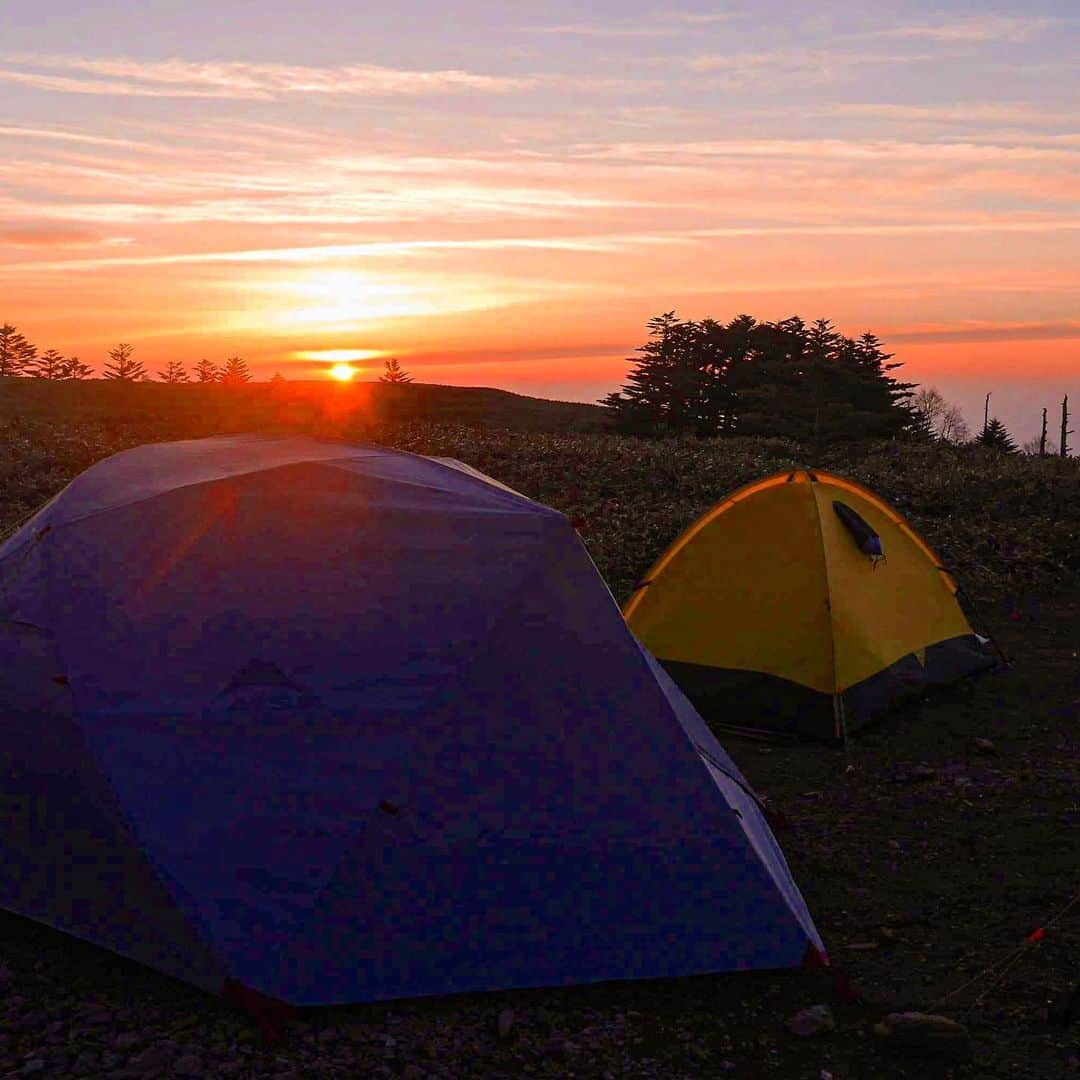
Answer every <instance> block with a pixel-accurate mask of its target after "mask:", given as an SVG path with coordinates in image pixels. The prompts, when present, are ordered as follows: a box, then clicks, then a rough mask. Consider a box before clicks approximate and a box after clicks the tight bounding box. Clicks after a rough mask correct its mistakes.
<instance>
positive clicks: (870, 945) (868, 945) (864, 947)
mask: <svg viewBox="0 0 1080 1080" xmlns="http://www.w3.org/2000/svg"><path fill="white" fill-rule="evenodd" d="M877 947H878V943H877V942H876V941H853V942H852V943H851V944H850V945H845V946H844V948H845V949H847V950H848V951H849V952H872V951H873V950H874V949H876V948H877Z"/></svg>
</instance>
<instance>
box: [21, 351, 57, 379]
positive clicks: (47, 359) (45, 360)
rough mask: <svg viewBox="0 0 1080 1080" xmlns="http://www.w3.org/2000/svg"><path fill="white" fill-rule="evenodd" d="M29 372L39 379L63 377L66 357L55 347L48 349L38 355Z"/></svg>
mask: <svg viewBox="0 0 1080 1080" xmlns="http://www.w3.org/2000/svg"><path fill="white" fill-rule="evenodd" d="M29 374H31V375H33V376H34V377H35V378H37V379H51V380H56V379H62V378H63V377H64V358H63V356H62V355H61V354H60V353H58V352H57V351H56V350H55V349H46V350H45V351H44V352H43V353H40V354H39V355H38V358H37V359H36V360H35V361H34V366H33V367H32V368H31V369H30V371H29Z"/></svg>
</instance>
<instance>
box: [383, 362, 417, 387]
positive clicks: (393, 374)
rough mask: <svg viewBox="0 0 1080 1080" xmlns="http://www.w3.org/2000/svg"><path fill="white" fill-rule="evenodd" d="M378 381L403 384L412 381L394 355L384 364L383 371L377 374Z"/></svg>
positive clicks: (397, 384)
mask: <svg viewBox="0 0 1080 1080" xmlns="http://www.w3.org/2000/svg"><path fill="white" fill-rule="evenodd" d="M379 382H381V383H393V384H394V385H395V386H404V385H405V384H406V383H411V382H412V376H411V375H410V374H409V373H408V372H407V371H402V369H401V364H399V363H398V361H397V360H396V359H395V358H394V357H390V359H389V360H387V361H386V363H385V365H384V370H383V373H382V374H381V375H380V376H379Z"/></svg>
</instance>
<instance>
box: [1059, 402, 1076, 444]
mask: <svg viewBox="0 0 1080 1080" xmlns="http://www.w3.org/2000/svg"><path fill="white" fill-rule="evenodd" d="M1072 433H1073V431H1072V428H1070V427H1069V395H1068V394H1066V395H1065V400H1064V401H1063V402H1062V403H1061V442H1060V443H1059V444H1058V453H1059V454H1060V455H1061V456H1062V457H1068V456H1069V449H1070V447H1069V436H1070V435H1072Z"/></svg>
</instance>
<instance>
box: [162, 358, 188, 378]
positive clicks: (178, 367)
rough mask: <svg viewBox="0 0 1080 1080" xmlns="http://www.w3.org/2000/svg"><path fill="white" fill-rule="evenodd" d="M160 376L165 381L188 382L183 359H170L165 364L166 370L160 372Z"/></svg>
mask: <svg viewBox="0 0 1080 1080" xmlns="http://www.w3.org/2000/svg"><path fill="white" fill-rule="evenodd" d="M158 378H159V379H160V380H161V381H162V382H163V383H186V382H187V381H188V373H187V371H186V369H185V368H184V365H183V363H181V361H179V360H170V361H169V362H168V363H167V364H166V365H165V370H164V371H160V372H158Z"/></svg>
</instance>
